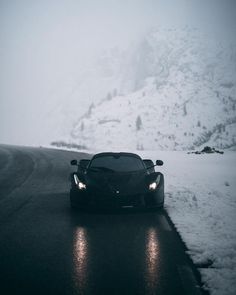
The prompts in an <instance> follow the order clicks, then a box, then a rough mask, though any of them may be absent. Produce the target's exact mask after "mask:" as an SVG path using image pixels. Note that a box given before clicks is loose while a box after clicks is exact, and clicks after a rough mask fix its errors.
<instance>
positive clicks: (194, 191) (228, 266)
mask: <svg viewBox="0 0 236 295" xmlns="http://www.w3.org/2000/svg"><path fill="white" fill-rule="evenodd" d="M139 154H141V156H145V158H147V157H150V158H152V159H153V160H156V159H161V160H163V161H164V166H163V167H161V168H158V170H160V171H162V172H163V173H164V174H165V183H166V188H165V191H166V200H165V208H166V210H167V212H168V214H169V215H170V217H171V219H172V221H173V223H174V224H175V226H176V228H177V230H178V232H179V233H180V235H181V237H182V239H183V241H184V242H185V244H186V245H187V248H188V252H189V254H190V256H191V257H192V259H193V261H194V263H195V264H196V265H197V266H198V267H199V270H200V273H201V275H202V280H203V282H204V285H205V288H206V289H208V290H210V293H211V294H212V295H233V294H234V295H235V294H236V152H232V151H231V152H230V151H226V152H225V154H224V155H219V154H204V155H195V154H186V152H139Z"/></svg>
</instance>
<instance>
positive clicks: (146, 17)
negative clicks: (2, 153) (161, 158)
mask: <svg viewBox="0 0 236 295" xmlns="http://www.w3.org/2000/svg"><path fill="white" fill-rule="evenodd" d="M235 2H236V1H234V0H224V1H223V0H222V1H221V0H196V1H194V0H116V1H115V0H99V1H96V0H41V1H36V0H0V142H3V143H21V144H22V143H23V142H25V143H26V144H30V143H33V142H32V136H33V135H32V134H34V132H33V131H32V130H33V127H34V125H35V126H37V128H38V126H39V125H40V121H39V119H38V118H40V114H41V113H42V112H43V111H45V110H44V105H46V104H45V100H46V99H47V100H48V99H50V91H51V89H52V87H58V89H60V87H61V85H59V84H58V82H57V81H59V80H60V81H63V78H66V77H67V75H68V74H73V72H74V73H76V71H78V68H80V67H81V68H82V67H83V66H84V65H86V62H87V61H88V60H90V59H91V56H93V55H95V54H96V53H97V52H99V50H100V49H101V48H107V47H111V46H113V45H119V46H121V47H125V46H126V45H128V44H129V43H130V42H132V41H135V40H137V38H139V37H140V36H141V35H143V34H145V32H146V31H147V30H148V29H149V28H150V27H152V26H164V27H173V26H174V27H178V26H183V25H185V24H190V25H194V26H199V27H201V28H204V29H206V30H207V29H212V28H214V29H215V30H216V31H217V30H219V29H221V30H222V31H223V32H225V34H228V33H229V32H230V33H231V32H233V31H234V30H233V29H232V26H233V25H234V19H235V18H236V16H235ZM35 128H36V127H35ZM37 128H36V130H37Z"/></svg>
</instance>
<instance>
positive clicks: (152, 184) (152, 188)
mask: <svg viewBox="0 0 236 295" xmlns="http://www.w3.org/2000/svg"><path fill="white" fill-rule="evenodd" d="M156 188H157V183H156V182H152V183H151V184H149V190H150V191H154V190H155V189H156Z"/></svg>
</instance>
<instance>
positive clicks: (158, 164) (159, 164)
mask: <svg viewBox="0 0 236 295" xmlns="http://www.w3.org/2000/svg"><path fill="white" fill-rule="evenodd" d="M163 164H164V163H163V161H162V160H156V165H157V166H162V165H163Z"/></svg>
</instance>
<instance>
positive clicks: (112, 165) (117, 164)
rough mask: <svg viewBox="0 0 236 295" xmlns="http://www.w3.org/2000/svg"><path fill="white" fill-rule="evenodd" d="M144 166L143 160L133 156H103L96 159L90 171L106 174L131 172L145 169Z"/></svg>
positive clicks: (90, 166)
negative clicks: (99, 171)
mask: <svg viewBox="0 0 236 295" xmlns="http://www.w3.org/2000/svg"><path fill="white" fill-rule="evenodd" d="M144 168H145V167H144V165H143V162H142V160H141V159H139V158H136V157H132V156H126V155H122V156H113V155H107V156H101V157H96V158H94V159H93V160H92V161H91V163H90V165H89V169H91V170H94V171H96V170H101V171H104V172H114V171H115V172H131V171H137V170H142V169H144Z"/></svg>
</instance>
